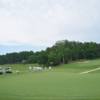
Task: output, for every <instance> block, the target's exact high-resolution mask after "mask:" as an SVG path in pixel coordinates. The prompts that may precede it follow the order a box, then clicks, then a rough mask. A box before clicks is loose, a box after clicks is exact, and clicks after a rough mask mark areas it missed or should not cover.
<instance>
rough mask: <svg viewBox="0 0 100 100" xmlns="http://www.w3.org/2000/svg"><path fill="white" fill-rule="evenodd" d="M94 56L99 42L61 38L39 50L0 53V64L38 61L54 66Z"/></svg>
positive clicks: (97, 50) (97, 51)
mask: <svg viewBox="0 0 100 100" xmlns="http://www.w3.org/2000/svg"><path fill="white" fill-rule="evenodd" d="M95 58H100V44H98V43H95V42H84V43H82V42H76V41H67V40H63V41H58V42H56V44H55V45H53V46H52V47H51V48H47V49H46V50H44V51H40V52H33V51H24V52H19V53H8V54H6V55H0V64H14V63H38V64H41V65H45V66H55V65H59V64H65V63H68V62H70V61H74V60H79V59H95Z"/></svg>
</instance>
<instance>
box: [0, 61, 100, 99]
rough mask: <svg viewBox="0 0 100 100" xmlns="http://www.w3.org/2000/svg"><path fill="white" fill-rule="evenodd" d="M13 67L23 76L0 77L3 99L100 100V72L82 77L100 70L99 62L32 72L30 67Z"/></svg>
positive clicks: (0, 97)
mask: <svg viewBox="0 0 100 100" xmlns="http://www.w3.org/2000/svg"><path fill="white" fill-rule="evenodd" d="M4 66H5V65H4ZM6 66H7V65H6ZM10 66H12V67H13V69H14V70H20V73H18V74H16V73H13V74H10V75H0V100H100V71H99V70H98V71H95V72H91V73H88V74H83V75H80V74H79V73H80V72H83V71H87V70H91V69H95V68H98V67H100V59H98V60H89V61H78V62H73V63H70V64H65V65H60V66H58V67H55V68H53V69H52V70H47V71H42V72H29V71H28V67H29V65H27V64H26V65H23V64H15V65H10ZM32 66H34V65H32Z"/></svg>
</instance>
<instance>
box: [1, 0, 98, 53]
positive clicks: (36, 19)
mask: <svg viewBox="0 0 100 100" xmlns="http://www.w3.org/2000/svg"><path fill="white" fill-rule="evenodd" d="M99 38H100V0H0V54H2V53H7V52H15V51H23V50H34V51H37V50H41V49H45V48H46V47H48V46H52V45H53V44H54V43H55V42H56V41H58V40H64V39H68V40H76V41H94V42H99V43H100V39H99Z"/></svg>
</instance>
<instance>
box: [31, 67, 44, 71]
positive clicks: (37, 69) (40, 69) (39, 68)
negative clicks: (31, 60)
mask: <svg viewBox="0 0 100 100" xmlns="http://www.w3.org/2000/svg"><path fill="white" fill-rule="evenodd" d="M42 70H43V68H42V67H33V71H42Z"/></svg>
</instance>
